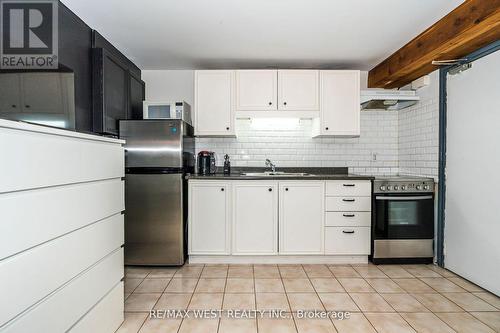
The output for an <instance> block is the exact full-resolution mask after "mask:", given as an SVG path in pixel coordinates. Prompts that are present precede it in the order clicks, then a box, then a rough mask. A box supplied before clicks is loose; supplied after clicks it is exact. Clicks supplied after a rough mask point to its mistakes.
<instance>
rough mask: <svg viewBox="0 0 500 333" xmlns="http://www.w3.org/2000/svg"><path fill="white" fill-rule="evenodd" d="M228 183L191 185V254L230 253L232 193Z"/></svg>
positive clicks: (189, 234)
mask: <svg viewBox="0 0 500 333" xmlns="http://www.w3.org/2000/svg"><path fill="white" fill-rule="evenodd" d="M230 191H231V184H230V183H227V182H204V181H201V182H190V184H189V230H188V238H189V240H188V243H189V254H212V255H217V254H230V230H229V229H230V225H229V223H230V218H229V216H230V200H229V199H230V193H229V192H230Z"/></svg>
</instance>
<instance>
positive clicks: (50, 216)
mask: <svg viewBox="0 0 500 333" xmlns="http://www.w3.org/2000/svg"><path fill="white" fill-rule="evenodd" d="M123 196H124V184H123V181H122V180H121V179H120V178H116V179H109V180H102V181H97V182H90V183H81V184H71V185H65V186H56V187H47V188H41V189H37V190H32V191H19V192H12V193H4V194H0V212H1V216H2V225H1V226H0V230H1V232H0V259H2V258H5V257H8V256H10V255H13V254H15V253H19V252H21V251H24V250H26V249H28V248H30V247H33V246H35V245H38V244H41V243H43V242H46V241H49V240H51V239H54V238H56V237H59V236H60V235H64V234H66V233H68V232H71V231H73V230H76V229H78V228H81V227H84V226H86V225H88V224H90V223H93V222H96V221H99V220H101V219H103V218H105V217H108V216H111V215H114V214H116V213H119V212H121V211H122V210H124V209H125V203H124V199H123ZM19 207H23V209H19ZM89 207H90V209H89ZM19 235H23V237H18V236H19Z"/></svg>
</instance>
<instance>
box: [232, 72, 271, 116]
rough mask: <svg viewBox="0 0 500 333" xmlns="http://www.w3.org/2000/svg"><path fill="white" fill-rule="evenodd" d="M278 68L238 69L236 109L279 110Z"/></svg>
mask: <svg viewBox="0 0 500 333" xmlns="http://www.w3.org/2000/svg"><path fill="white" fill-rule="evenodd" d="M277 76H278V71H276V70H267V69H263V70H239V71H236V109H237V110H239V111H268V110H271V111H272V110H277V107H276V104H277V90H278V84H277Z"/></svg>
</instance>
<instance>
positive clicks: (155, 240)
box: [125, 174, 184, 265]
mask: <svg viewBox="0 0 500 333" xmlns="http://www.w3.org/2000/svg"><path fill="white" fill-rule="evenodd" d="M182 207H183V175H182V174H126V176H125V209H126V210H125V264H127V265H182V264H183V263H184V214H183V209H182Z"/></svg>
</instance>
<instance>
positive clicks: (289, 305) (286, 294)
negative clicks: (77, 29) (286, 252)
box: [276, 265, 307, 333]
mask: <svg viewBox="0 0 500 333" xmlns="http://www.w3.org/2000/svg"><path fill="white" fill-rule="evenodd" d="M276 267H277V269H278V274H279V276H280V280H281V283H282V284H283V289H284V290H285V297H286V302H287V304H288V307H289V308H290V316H291V317H292V322H293V326H294V327H295V332H297V333H298V332H299V329H298V328H297V323H296V322H295V318H294V317H293V309H292V304H291V303H290V299H289V298H288V292H287V291H286V287H285V283H284V282H283V276H282V275H281V270H280V266H279V265H276ZM300 267H301V268H302V265H300ZM302 269H303V268H302ZM306 276H307V275H306Z"/></svg>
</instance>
